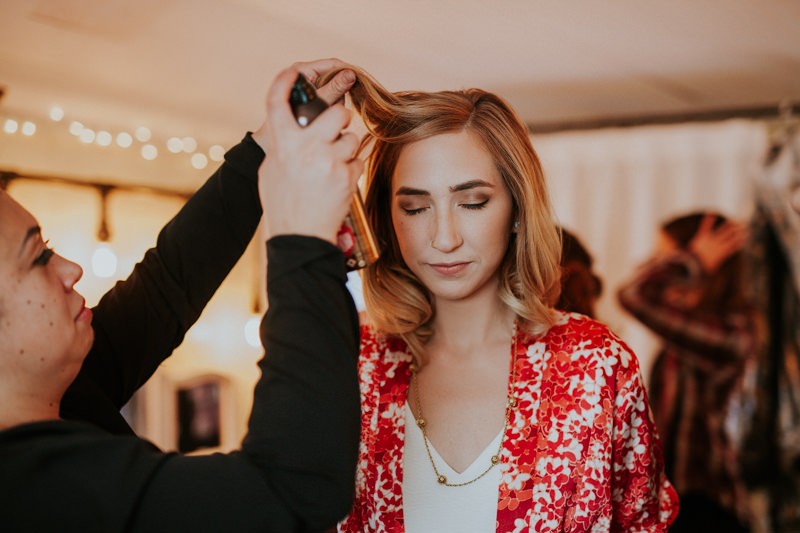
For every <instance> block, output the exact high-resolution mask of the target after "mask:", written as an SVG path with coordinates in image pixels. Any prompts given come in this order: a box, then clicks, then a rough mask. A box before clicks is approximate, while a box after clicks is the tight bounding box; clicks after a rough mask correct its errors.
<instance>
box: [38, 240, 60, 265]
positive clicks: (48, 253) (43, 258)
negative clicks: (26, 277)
mask: <svg viewBox="0 0 800 533" xmlns="http://www.w3.org/2000/svg"><path fill="white" fill-rule="evenodd" d="M44 244H45V248H44V249H43V250H42V251H41V252H40V253H39V255H37V256H36V259H34V260H33V264H34V265H35V266H44V265H46V264H47V263H49V262H50V258H51V257H53V254H54V253H55V251H54V250H53V249H52V248H49V247H47V242H45V243H44Z"/></svg>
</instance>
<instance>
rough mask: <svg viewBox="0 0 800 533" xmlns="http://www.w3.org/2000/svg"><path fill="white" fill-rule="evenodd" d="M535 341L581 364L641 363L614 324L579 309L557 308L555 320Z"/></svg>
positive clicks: (629, 364) (631, 365)
mask: <svg viewBox="0 0 800 533" xmlns="http://www.w3.org/2000/svg"><path fill="white" fill-rule="evenodd" d="M534 342H541V343H542V345H543V346H542V347H543V348H544V349H545V350H546V351H548V352H550V353H553V354H562V355H566V356H568V357H569V359H570V360H571V361H573V362H574V363H575V364H578V365H589V366H592V365H598V364H599V365H602V366H606V367H607V366H608V365H609V364H612V363H613V364H619V365H621V366H623V367H625V368H628V367H632V368H634V369H638V366H639V362H638V360H637V359H636V355H635V354H634V353H633V351H632V350H631V349H630V347H628V345H627V344H626V343H625V341H623V340H622V339H621V338H620V337H619V336H618V335H617V334H616V333H614V332H613V331H612V330H611V328H609V327H608V326H607V325H606V324H604V323H602V322H600V321H598V320H595V319H593V318H590V317H588V316H586V315H582V314H579V313H568V312H562V311H558V312H557V316H556V321H555V323H554V324H553V325H552V326H551V327H550V329H548V330H547V331H546V332H545V333H544V334H543V335H542V336H541V337H540V338H539V339H534Z"/></svg>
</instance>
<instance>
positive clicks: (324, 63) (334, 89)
mask: <svg viewBox="0 0 800 533" xmlns="http://www.w3.org/2000/svg"><path fill="white" fill-rule="evenodd" d="M345 67H347V63H345V62H343V61H340V60H338V59H335V58H328V59H318V60H316V61H299V62H297V63H295V64H294V65H292V66H291V67H290V68H293V69H295V70H296V71H297V72H300V73H301V74H302V75H303V76H305V77H306V79H307V80H308V81H309V82H310V83H311V84H312V85H315V82H316V81H317V78H319V77H320V76H322V75H323V74H325V73H326V72H329V71H331V70H334V69H341V68H345ZM292 81H294V80H292ZM355 81H356V77H355V74H353V71H352V70H343V71H341V72H339V73H338V74H337V75H336V76H335V77H334V78H333V79H332V80H331V81H330V82H328V83H326V84H325V85H323V86H322V87H320V88H318V89H317V95H318V96H319V97H320V98H322V99H323V100H325V101H326V102H327V103H328V105H333V104H336V103H339V102H343V101H344V95H345V93H346V92H347V91H348V90H349V89H350V87H352V86H353V83H355ZM268 128H269V117H267V119H266V120H265V121H264V123H263V124H261V127H259V128H258V129H257V130H256V131H254V132H253V140H255V141H256V142H257V143H258V144H259V146H261V149H262V150H264V152H265V153H267V154H269V152H270V151H269V134H268Z"/></svg>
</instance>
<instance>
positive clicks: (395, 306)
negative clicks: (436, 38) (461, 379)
mask: <svg viewBox="0 0 800 533" xmlns="http://www.w3.org/2000/svg"><path fill="white" fill-rule="evenodd" d="M349 68H351V69H352V70H353V71H354V72H355V73H356V77H357V81H356V83H355V85H354V86H353V87H352V88H351V89H350V93H349V94H350V99H351V102H352V104H353V107H354V108H355V110H356V112H357V113H358V114H359V115H360V116H361V118H362V120H363V122H364V124H365V125H366V127H367V130H368V132H369V133H368V134H367V136H366V137H365V138H364V139H363V140H362V145H361V152H360V153H363V152H364V151H365V150H368V154H367V156H366V165H365V173H366V185H367V193H366V198H365V202H364V203H365V208H366V212H367V217H368V220H369V222H370V224H371V226H372V229H373V231H374V232H375V237H376V239H377V241H378V246H379V248H380V257H379V259H378V260H377V261H376V262H375V263H374V264H372V265H370V266H368V267H367V268H366V270H365V273H364V280H363V287H364V299H365V301H366V304H367V312H368V314H369V316H370V319H371V320H372V321H373V322H374V323H375V325H376V326H377V327H378V328H379V329H381V330H382V331H383V332H385V333H387V334H389V335H395V336H399V337H400V338H402V339H403V340H405V341H406V343H407V344H408V345H409V347H410V349H411V351H412V353H413V354H414V355H415V356H416V357H420V356H421V354H422V353H423V346H424V344H425V342H426V341H427V340H428V339H429V338H430V336H431V335H432V333H433V331H432V328H431V324H432V319H433V317H434V314H435V312H436V310H435V309H434V306H433V299H432V297H431V294H430V292H429V291H428V289H427V288H426V287H425V286H424V285H423V284H422V282H421V281H420V280H419V279H418V278H417V277H416V276H415V275H414V273H413V272H412V271H411V270H410V269H409V268H408V266H407V265H406V264H405V261H404V260H403V257H402V255H401V253H400V247H399V245H398V242H397V236H396V235H395V233H394V227H393V224H392V218H391V212H392V210H391V202H392V197H391V194H392V176H393V174H394V170H395V167H396V165H397V161H398V159H399V157H400V153H401V152H402V150H403V148H405V147H406V146H407V145H409V144H411V143H413V142H416V141H420V140H423V139H427V138H430V137H433V136H435V135H440V134H444V133H458V132H461V131H465V130H469V131H470V132H471V133H473V134H475V135H476V136H477V137H478V138H479V139H480V140H481V141H482V143H483V145H484V146H485V148H486V150H487V151H488V152H489V154H490V155H491V157H492V159H493V160H494V163H495V165H496V166H497V169H498V171H499V173H500V175H501V176H502V179H503V183H504V184H505V186H506V187H507V188H508V191H509V192H510V193H511V197H512V199H513V215H514V220H515V221H517V222H518V225H516V230H515V233H514V235H512V238H511V240H510V243H509V247H508V250H507V252H506V256H505V258H504V260H503V262H502V264H501V266H500V269H499V272H498V276H499V280H500V291H499V292H500V294H499V296H500V298H501V299H502V301H503V302H505V304H506V305H508V306H509V307H510V308H511V309H512V310H514V312H515V313H516V314H517V315H518V316H520V317H521V318H522V319H524V320H525V321H526V323H527V327H526V329H528V331H530V332H532V333H534V334H539V333H542V332H544V331H545V330H546V329H547V328H549V327H550V326H551V325H552V323H553V320H554V316H553V312H552V309H551V307H550V304H551V303H552V302H554V301H555V299H556V298H557V297H558V291H559V276H560V269H559V257H560V251H561V242H560V235H559V232H558V229H557V226H556V224H555V221H554V217H553V213H552V208H551V205H550V200H549V196H548V193H547V187H546V184H545V178H544V173H543V171H542V166H541V163H540V162H539V157H538V156H537V155H536V151H535V150H534V149H533V146H532V145H531V142H530V139H529V137H528V132H527V129H526V128H525V126H524V125H523V124H522V122H521V121H520V120H519V118H518V117H517V115H516V113H515V112H514V111H513V110H512V109H511V107H510V106H509V105H508V104H507V103H506V102H505V101H504V100H503V99H501V98H500V97H498V96H497V95H494V94H492V93H489V92H487V91H484V90H481V89H465V90H460V91H440V92H420V91H404V92H395V93H392V92H389V91H388V90H386V89H385V88H384V87H383V86H381V85H380V84H379V83H378V82H377V81H376V80H374V79H373V78H372V77H371V76H370V75H369V74H367V73H366V72H364V71H363V70H361V69H359V68H356V67H349ZM334 75H335V72H332V73H330V74H328V75H327V76H325V78H324V79H323V80H321V83H325V82H326V81H327V80H329V79H330V78H331V77H333V76H334Z"/></svg>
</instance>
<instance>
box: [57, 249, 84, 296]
mask: <svg viewBox="0 0 800 533" xmlns="http://www.w3.org/2000/svg"><path fill="white" fill-rule="evenodd" d="M53 260H54V261H56V269H57V271H58V276H59V278H60V279H61V283H62V284H63V285H64V289H65V290H67V291H71V290H72V288H73V287H74V286H75V284H76V283H78V281H79V280H80V279H81V278H82V277H83V269H82V268H81V266H80V265H79V264H78V263H73V262H72V261H70V260H69V259H65V258H63V257H61V256H60V255H58V254H54V255H53Z"/></svg>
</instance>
